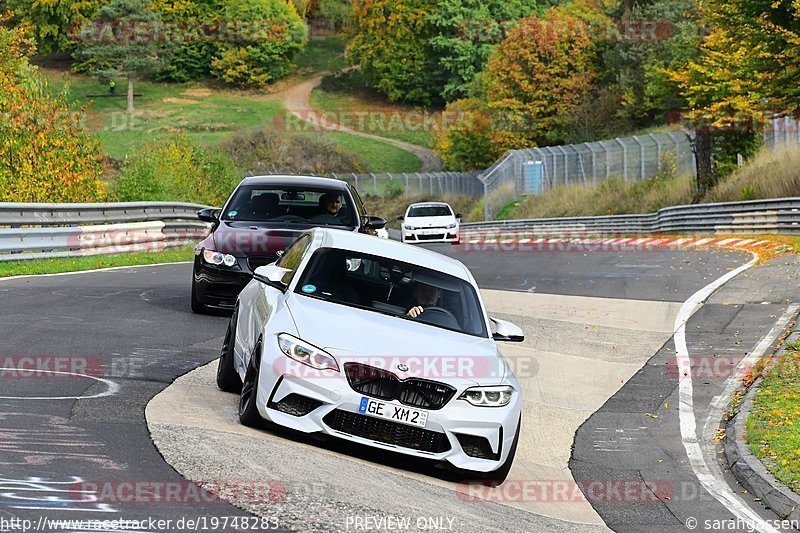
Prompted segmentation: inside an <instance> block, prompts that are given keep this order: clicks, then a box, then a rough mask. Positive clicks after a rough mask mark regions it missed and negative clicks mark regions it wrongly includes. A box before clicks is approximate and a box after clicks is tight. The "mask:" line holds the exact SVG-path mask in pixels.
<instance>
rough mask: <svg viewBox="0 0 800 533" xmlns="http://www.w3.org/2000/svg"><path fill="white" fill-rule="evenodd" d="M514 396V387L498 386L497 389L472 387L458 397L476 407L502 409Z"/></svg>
mask: <svg viewBox="0 0 800 533" xmlns="http://www.w3.org/2000/svg"><path fill="white" fill-rule="evenodd" d="M513 396H514V387H511V386H505V385H500V386H497V387H472V388H471V389H467V390H465V391H464V393H463V394H462V395H461V396H459V397H458V399H459V400H466V401H468V402H469V403H471V404H472V405H474V406H476V407H503V406H506V405H508V403H509V402H510V401H511V398H512V397H513Z"/></svg>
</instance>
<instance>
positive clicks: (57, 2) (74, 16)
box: [7, 0, 105, 53]
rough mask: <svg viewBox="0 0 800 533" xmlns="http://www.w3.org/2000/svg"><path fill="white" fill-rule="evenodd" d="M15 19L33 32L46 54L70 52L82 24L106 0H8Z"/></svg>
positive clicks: (38, 46)
mask: <svg viewBox="0 0 800 533" xmlns="http://www.w3.org/2000/svg"><path fill="white" fill-rule="evenodd" d="M7 2H8V3H7V6H8V9H10V10H11V12H12V13H13V20H14V21H15V22H16V23H19V24H21V25H23V26H26V27H29V28H31V29H32V31H33V36H34V38H35V40H36V43H37V49H38V50H39V51H40V52H43V53H50V52H56V51H61V52H67V53H70V52H72V51H73V49H74V47H75V43H74V41H73V39H72V37H73V34H74V32H75V30H77V29H78V28H79V27H80V25H81V24H83V23H85V22H87V21H89V20H91V19H92V17H94V14H95V12H96V11H97V9H98V8H99V7H100V6H101V5H102V4H103V3H105V2H104V0H35V1H33V0H7Z"/></svg>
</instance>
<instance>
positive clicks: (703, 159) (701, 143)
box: [694, 128, 714, 201]
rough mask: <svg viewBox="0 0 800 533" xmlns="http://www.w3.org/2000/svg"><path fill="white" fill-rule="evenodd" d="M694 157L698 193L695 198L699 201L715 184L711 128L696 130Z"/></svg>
mask: <svg viewBox="0 0 800 533" xmlns="http://www.w3.org/2000/svg"><path fill="white" fill-rule="evenodd" d="M694 157H695V162H696V163H697V193H695V200H696V201H699V200H700V199H702V198H703V197H704V196H705V195H706V193H708V191H710V190H711V188H712V187H713V186H714V165H713V162H712V146H711V130H710V129H709V128H702V129H700V130H697V131H695V137H694Z"/></svg>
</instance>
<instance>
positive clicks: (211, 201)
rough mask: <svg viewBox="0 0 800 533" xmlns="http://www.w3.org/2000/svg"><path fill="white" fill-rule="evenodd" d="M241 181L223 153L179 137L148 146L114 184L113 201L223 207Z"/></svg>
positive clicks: (180, 135)
mask: <svg viewBox="0 0 800 533" xmlns="http://www.w3.org/2000/svg"><path fill="white" fill-rule="evenodd" d="M240 179H241V175H240V173H239V171H238V170H237V169H236V167H235V166H234V165H233V163H232V162H231V160H230V159H229V158H228V157H227V156H226V155H225V154H224V153H222V152H220V151H218V150H213V149H206V148H202V147H200V146H199V145H197V144H196V143H195V142H194V141H192V140H191V139H189V137H187V136H186V135H183V134H179V135H176V136H174V137H170V138H167V139H163V140H159V141H156V142H154V143H152V144H150V145H147V146H145V148H144V149H143V150H142V151H141V152H140V153H139V154H138V155H137V156H136V157H135V158H134V159H133V160H131V161H130V163H129V164H128V165H127V166H125V167H124V168H123V170H122V173H121V175H120V177H119V178H118V179H117V180H116V181H115V182H114V183H113V185H112V188H111V197H112V198H113V199H114V200H116V201H119V202H143V201H172V202H194V203H200V204H206V205H221V204H222V202H224V201H225V199H226V198H227V197H228V196H229V195H230V193H231V191H233V188H234V187H235V186H236V184H237V183H238V182H239V180H240Z"/></svg>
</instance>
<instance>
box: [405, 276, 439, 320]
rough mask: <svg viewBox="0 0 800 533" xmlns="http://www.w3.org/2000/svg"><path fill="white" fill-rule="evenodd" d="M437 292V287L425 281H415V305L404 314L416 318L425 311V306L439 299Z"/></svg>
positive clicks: (434, 303) (431, 304)
mask: <svg viewBox="0 0 800 533" xmlns="http://www.w3.org/2000/svg"><path fill="white" fill-rule="evenodd" d="M439 294H440V293H439V289H438V288H436V287H434V286H432V285H427V284H425V283H417V285H416V287H414V298H415V299H416V301H417V305H415V306H414V307H412V308H411V309H409V310H408V313H406V314H407V315H408V316H410V317H411V318H417V317H418V316H419V315H421V314H422V313H423V312H424V311H425V308H426V307H431V306H435V305H436V303H437V302H438V301H439Z"/></svg>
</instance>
